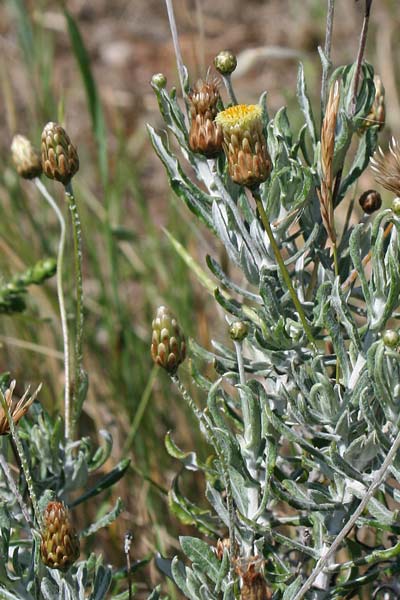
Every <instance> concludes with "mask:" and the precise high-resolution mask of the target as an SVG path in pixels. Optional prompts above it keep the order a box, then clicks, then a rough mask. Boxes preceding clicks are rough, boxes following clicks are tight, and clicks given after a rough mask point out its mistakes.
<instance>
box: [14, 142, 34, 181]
mask: <svg viewBox="0 0 400 600" xmlns="http://www.w3.org/2000/svg"><path fill="white" fill-rule="evenodd" d="M11 156H12V159H13V162H14V165H15V168H16V169H17V172H18V175H20V176H21V177H23V178H24V179H34V178H35V177H40V175H41V174H42V163H41V160H40V156H39V153H38V152H37V151H36V149H35V148H34V147H33V146H32V144H31V142H30V141H29V140H28V138H26V137H25V136H24V135H20V134H18V135H14V137H13V139H12V142H11Z"/></svg>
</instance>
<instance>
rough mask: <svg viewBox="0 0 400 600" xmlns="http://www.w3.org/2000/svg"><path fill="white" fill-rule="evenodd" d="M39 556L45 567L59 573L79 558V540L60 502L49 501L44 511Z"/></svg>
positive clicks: (66, 510)
mask: <svg viewBox="0 0 400 600" xmlns="http://www.w3.org/2000/svg"><path fill="white" fill-rule="evenodd" d="M40 554H41V557H42V561H43V563H44V564H45V565H46V566H47V567H49V568H50V569H59V570H60V571H66V570H67V569H69V567H70V566H71V565H72V564H73V563H74V562H75V561H76V560H78V558H79V554H80V548H79V538H78V535H77V533H76V531H75V529H74V527H73V526H72V524H71V517H70V513H69V510H68V508H67V507H66V506H65V505H64V504H63V503H62V502H59V501H51V502H49V503H48V505H47V507H46V509H45V511H44V514H43V528H42V540H41V544H40Z"/></svg>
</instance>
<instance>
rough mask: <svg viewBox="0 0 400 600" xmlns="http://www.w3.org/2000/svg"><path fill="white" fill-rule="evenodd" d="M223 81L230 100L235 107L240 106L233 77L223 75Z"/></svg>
mask: <svg viewBox="0 0 400 600" xmlns="http://www.w3.org/2000/svg"><path fill="white" fill-rule="evenodd" d="M222 80H223V82H224V84H225V87H226V91H227V92H228V96H229V100H230V101H231V103H232V104H234V105H236V104H238V101H237V98H236V94H235V92H234V90H233V86H232V78H231V76H230V75H222Z"/></svg>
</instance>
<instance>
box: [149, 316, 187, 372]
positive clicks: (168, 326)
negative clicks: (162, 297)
mask: <svg viewBox="0 0 400 600" xmlns="http://www.w3.org/2000/svg"><path fill="white" fill-rule="evenodd" d="M152 327H153V334H152V340H151V356H152V358H153V360H154V362H155V363H156V364H157V365H159V366H160V367H162V368H163V369H165V370H166V371H168V373H170V374H171V375H173V374H174V373H175V372H176V371H177V369H178V367H179V365H180V364H181V363H182V362H183V361H184V360H185V357H186V341H185V336H184V334H183V332H182V330H181V328H180V327H179V324H178V321H177V320H176V318H175V317H174V315H173V314H172V313H171V311H170V310H169V309H168V308H166V307H165V306H160V307H159V308H158V309H157V313H156V317H155V319H154V320H153V323H152Z"/></svg>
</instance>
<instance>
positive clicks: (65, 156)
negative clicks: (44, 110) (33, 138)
mask: <svg viewBox="0 0 400 600" xmlns="http://www.w3.org/2000/svg"><path fill="white" fill-rule="evenodd" d="M42 166H43V171H44V173H45V175H47V177H49V179H56V180H57V181H60V182H61V183H62V184H64V185H67V184H68V183H69V182H70V181H71V178H72V177H73V176H74V175H75V173H76V172H77V171H78V169H79V158H78V154H77V152H76V148H75V146H73V145H72V143H71V140H70V139H69V137H68V134H67V132H66V131H65V129H64V128H63V127H61V125H59V124H58V123H52V122H50V123H47V125H46V126H45V128H44V129H43V133H42Z"/></svg>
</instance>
